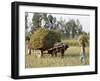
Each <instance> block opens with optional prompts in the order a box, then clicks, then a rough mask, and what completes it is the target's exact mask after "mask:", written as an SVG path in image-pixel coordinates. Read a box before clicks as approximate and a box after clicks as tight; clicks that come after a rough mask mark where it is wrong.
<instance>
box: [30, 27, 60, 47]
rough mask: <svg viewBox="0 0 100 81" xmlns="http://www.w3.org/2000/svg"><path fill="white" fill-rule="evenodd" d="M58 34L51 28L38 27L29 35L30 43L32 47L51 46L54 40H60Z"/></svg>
mask: <svg viewBox="0 0 100 81" xmlns="http://www.w3.org/2000/svg"><path fill="white" fill-rule="evenodd" d="M60 41H61V38H60V34H59V33H57V32H56V31H53V30H50V31H49V30H48V29H44V28H39V29H38V30H37V31H35V32H34V34H33V35H32V36H31V43H32V47H33V49H37V48H44V49H49V48H51V47H53V45H54V43H55V42H60Z"/></svg>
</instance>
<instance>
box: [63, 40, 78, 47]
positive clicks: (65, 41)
mask: <svg viewBox="0 0 100 81" xmlns="http://www.w3.org/2000/svg"><path fill="white" fill-rule="evenodd" d="M62 42H63V43H64V44H68V45H69V46H79V43H78V40H76V39H66V40H62Z"/></svg>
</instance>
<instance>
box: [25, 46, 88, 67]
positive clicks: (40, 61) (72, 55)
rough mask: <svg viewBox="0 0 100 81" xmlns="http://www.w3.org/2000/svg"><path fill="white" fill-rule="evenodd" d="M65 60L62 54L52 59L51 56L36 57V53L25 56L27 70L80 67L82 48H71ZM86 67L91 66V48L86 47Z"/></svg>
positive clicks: (67, 51)
mask: <svg viewBox="0 0 100 81" xmlns="http://www.w3.org/2000/svg"><path fill="white" fill-rule="evenodd" d="M64 55H65V56H64V58H61V56H60V53H58V56H57V57H52V56H50V55H49V54H44V56H43V57H40V58H38V57H36V54H35V53H32V55H28V54H26V55H25V68H36V67H60V66H61V67H62V66H80V65H82V64H81V62H80V47H79V46H70V47H69V48H68V49H67V50H66V51H65V53H64ZM86 65H89V47H86Z"/></svg>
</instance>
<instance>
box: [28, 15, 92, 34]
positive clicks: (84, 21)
mask: <svg viewBox="0 0 100 81" xmlns="http://www.w3.org/2000/svg"><path fill="white" fill-rule="evenodd" d="M51 15H53V17H56V18H57V21H59V19H60V18H61V17H62V19H65V20H66V22H67V21H68V20H69V19H74V20H75V21H76V20H77V19H79V21H80V24H81V25H82V27H83V31H85V32H90V16H89V15H73V14H71V15H68V14H66V15H65V14H51ZM28 16H29V17H28V18H29V19H28V20H29V22H32V17H33V13H28Z"/></svg>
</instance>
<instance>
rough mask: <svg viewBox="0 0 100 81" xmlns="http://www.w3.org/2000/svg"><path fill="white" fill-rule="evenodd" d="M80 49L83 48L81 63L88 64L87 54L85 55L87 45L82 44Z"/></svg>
mask: <svg viewBox="0 0 100 81" xmlns="http://www.w3.org/2000/svg"><path fill="white" fill-rule="evenodd" d="M80 47H81V53H80V60H81V63H82V64H85V63H86V62H85V61H86V53H85V43H84V42H82V43H81V44H80Z"/></svg>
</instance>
